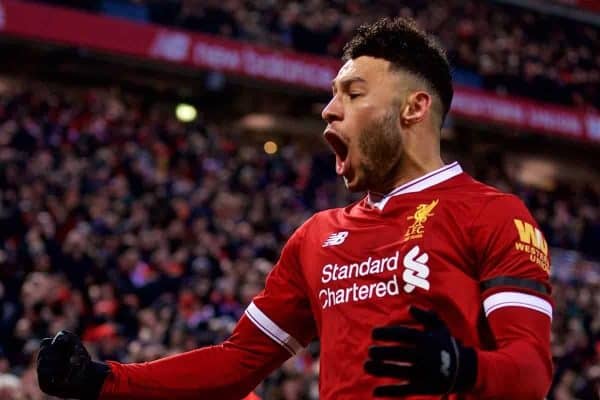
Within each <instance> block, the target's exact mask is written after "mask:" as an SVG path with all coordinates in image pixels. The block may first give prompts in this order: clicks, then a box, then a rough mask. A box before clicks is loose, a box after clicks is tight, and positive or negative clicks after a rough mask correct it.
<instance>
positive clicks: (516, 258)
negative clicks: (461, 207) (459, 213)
mask: <svg viewBox="0 0 600 400" xmlns="http://www.w3.org/2000/svg"><path fill="white" fill-rule="evenodd" d="M473 234H474V235H475V236H474V237H475V238H478V239H479V240H476V241H475V248H477V249H478V252H479V254H480V257H481V258H480V261H479V265H480V272H479V279H480V287H481V300H482V304H483V310H484V312H485V317H486V318H487V327H488V328H489V333H490V334H491V341H492V343H490V344H491V346H490V347H489V348H490V349H493V350H487V351H485V350H478V360H479V363H478V368H477V382H476V384H475V388H474V390H475V392H476V393H477V394H478V395H479V396H480V397H481V398H484V399H487V398H491V399H496V398H511V399H517V400H520V399H523V400H525V399H543V398H544V396H545V395H546V393H547V392H548V390H549V388H550V384H551V380H552V357H551V353H550V329H551V324H552V299H551V297H550V293H551V287H550V284H549V272H550V259H549V254H548V245H547V243H546V240H545V239H544V237H543V235H542V232H541V231H540V230H539V227H538V226H537V224H536V222H535V220H534V219H533V217H532V216H531V214H530V213H529V211H528V210H527V209H526V207H525V206H524V205H523V203H522V202H521V201H520V200H518V199H517V198H516V197H514V196H510V195H503V196H499V197H497V198H495V199H494V200H492V201H490V202H488V203H487V204H486V206H485V207H483V209H482V212H481V215H480V216H479V218H478V219H477V221H475V223H474V225H473Z"/></svg>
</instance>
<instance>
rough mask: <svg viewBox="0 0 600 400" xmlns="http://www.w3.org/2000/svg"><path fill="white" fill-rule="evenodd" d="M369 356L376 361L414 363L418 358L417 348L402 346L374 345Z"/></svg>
mask: <svg viewBox="0 0 600 400" xmlns="http://www.w3.org/2000/svg"><path fill="white" fill-rule="evenodd" d="M369 357H370V358H371V359H373V360H375V361H401V362H410V363H413V362H415V360H416V359H417V349H415V348H414V347H401V346H372V347H370V348H369Z"/></svg>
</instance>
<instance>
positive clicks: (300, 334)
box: [246, 227, 316, 355]
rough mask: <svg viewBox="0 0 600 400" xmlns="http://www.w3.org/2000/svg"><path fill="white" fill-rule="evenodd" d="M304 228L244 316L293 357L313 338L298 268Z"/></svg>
mask: <svg viewBox="0 0 600 400" xmlns="http://www.w3.org/2000/svg"><path fill="white" fill-rule="evenodd" d="M303 232H304V230H303V227H300V228H299V229H298V230H297V231H296V232H295V233H294V234H293V235H292V236H291V237H290V239H289V240H288V242H287V243H286V245H285V246H284V248H283V250H282V252H281V256H280V258H279V261H278V262H277V264H276V265H275V267H274V268H273V270H272V271H271V272H270V273H269V276H268V277H267V281H266V284H265V288H264V290H263V291H262V292H261V293H259V294H258V295H257V296H256V297H255V298H254V299H253V301H252V303H250V305H249V306H248V308H247V309H246V316H247V317H248V318H249V319H250V320H251V321H252V322H253V323H254V324H255V325H256V326H257V327H258V328H259V329H260V330H261V331H262V332H263V333H264V334H266V335H267V336H269V337H270V338H271V339H273V340H274V341H275V342H277V343H278V344H280V345H281V346H283V347H284V348H285V349H286V350H287V351H289V352H290V353H291V354H292V355H294V354H296V353H297V352H298V351H299V350H300V349H301V348H302V347H304V346H306V345H307V344H308V343H309V342H310V341H311V340H312V339H313V338H314V337H315V336H316V326H315V322H314V318H313V314H312V310H311V307H310V301H309V299H308V297H307V293H308V291H307V288H306V283H305V279H304V277H303V275H302V267H301V265H300V257H299V252H300V247H301V242H302V235H303Z"/></svg>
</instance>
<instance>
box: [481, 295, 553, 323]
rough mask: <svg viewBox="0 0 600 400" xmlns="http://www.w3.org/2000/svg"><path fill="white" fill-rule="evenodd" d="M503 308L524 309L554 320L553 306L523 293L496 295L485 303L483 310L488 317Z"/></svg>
mask: <svg viewBox="0 0 600 400" xmlns="http://www.w3.org/2000/svg"><path fill="white" fill-rule="evenodd" d="M503 307H524V308H529V309H531V310H536V311H539V312H541V313H542V314H546V315H547V316H548V317H550V319H552V305H551V304H550V302H548V301H547V300H544V299H542V298H541V297H538V296H533V295H531V294H526V293H521V292H500V293H495V294H493V295H491V296H490V297H488V298H487V299H485V300H484V301H483V310H484V311H485V316H486V317H488V316H489V315H490V314H491V313H492V312H493V311H495V310H497V309H499V308H503Z"/></svg>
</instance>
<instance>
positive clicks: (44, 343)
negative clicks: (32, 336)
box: [37, 338, 52, 362]
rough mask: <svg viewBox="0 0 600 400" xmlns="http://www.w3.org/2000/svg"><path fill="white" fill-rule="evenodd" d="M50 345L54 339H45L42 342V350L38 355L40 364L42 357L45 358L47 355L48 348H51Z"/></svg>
mask: <svg viewBox="0 0 600 400" xmlns="http://www.w3.org/2000/svg"><path fill="white" fill-rule="evenodd" d="M50 343H52V338H44V339H42V341H41V342H40V350H39V351H38V354H37V360H38V362H39V361H40V357H43V356H44V355H45V354H46V353H47V351H48V346H50Z"/></svg>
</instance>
